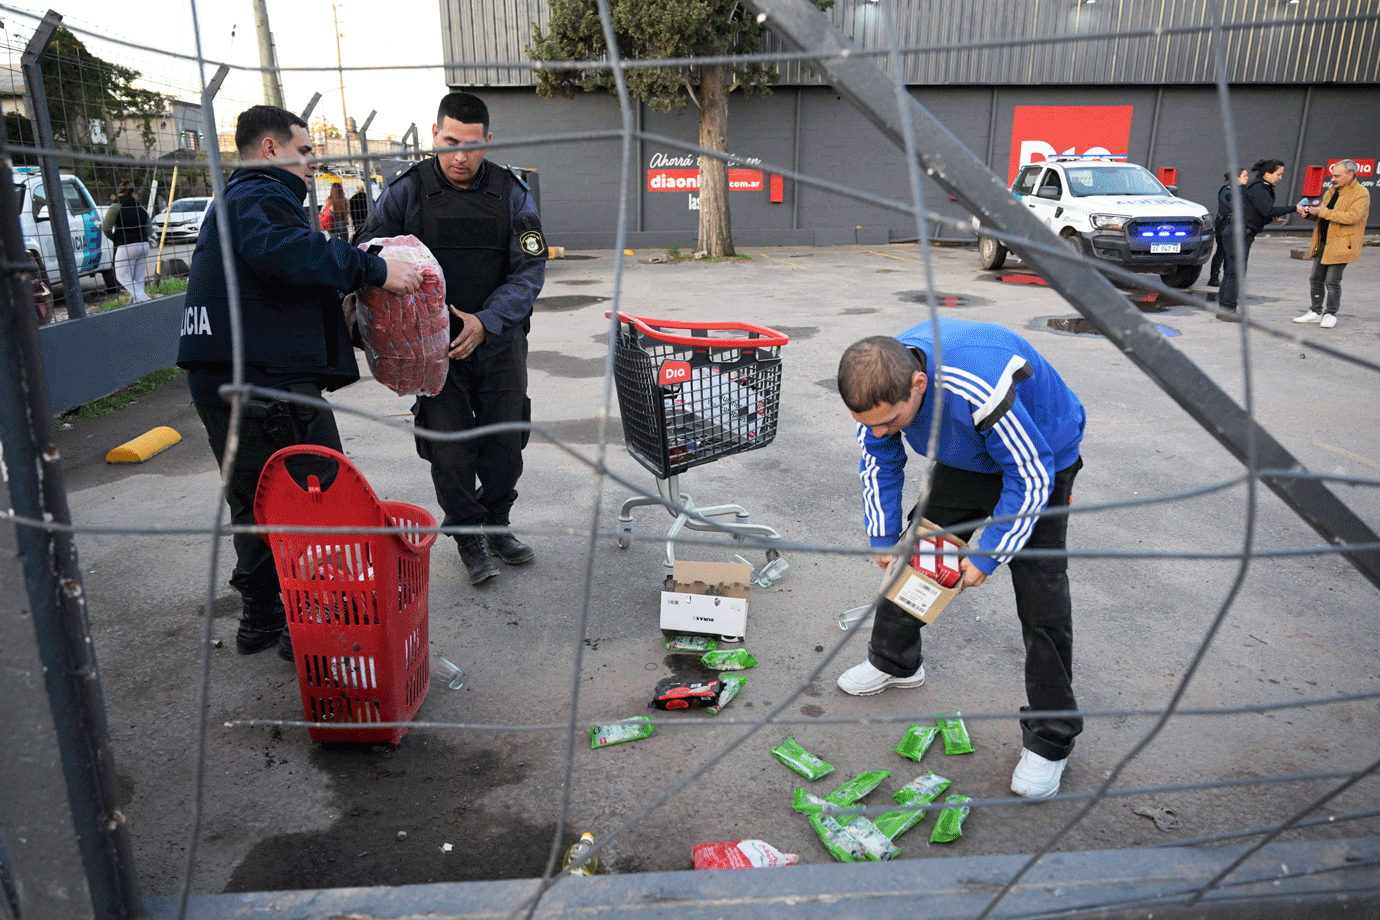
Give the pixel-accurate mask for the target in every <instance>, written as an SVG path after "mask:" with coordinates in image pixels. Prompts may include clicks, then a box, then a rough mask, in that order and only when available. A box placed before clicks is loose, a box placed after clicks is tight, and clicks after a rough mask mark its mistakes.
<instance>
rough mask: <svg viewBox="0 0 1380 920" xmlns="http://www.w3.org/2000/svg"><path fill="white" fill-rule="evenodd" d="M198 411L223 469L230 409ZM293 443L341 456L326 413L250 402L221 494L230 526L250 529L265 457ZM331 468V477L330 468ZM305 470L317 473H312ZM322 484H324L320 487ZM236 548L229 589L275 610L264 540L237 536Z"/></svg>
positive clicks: (273, 573)
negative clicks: (233, 460) (322, 448)
mask: <svg viewBox="0 0 1380 920" xmlns="http://www.w3.org/2000/svg"><path fill="white" fill-rule="evenodd" d="M287 389H289V390H292V391H293V392H296V393H300V394H302V395H304V396H315V397H318V398H319V397H320V396H321V388H320V387H317V386H314V385H312V384H294V385H292V386H291V387H288V388H287ZM196 411H197V414H198V415H200V416H201V423H202V424H203V425H205V426H206V437H207V440H209V441H210V442H211V452H212V453H213V454H215V456H216V462H217V463H219V464H222V465H223V464H224V458H225V441H226V438H227V436H228V434H229V431H230V407H229V406H208V405H203V404H202V403H196ZM294 444H316V445H318V446H320V447H329V448H331V449H332V450H338V451H341V452H342V453H343V452H344V450H343V448H342V446H341V443H340V432H339V431H338V430H337V429H336V426H335V415H334V413H332V412H331V411H330V410H329V409H317V408H314V407H312V406H301V405H295V404H291V403H285V402H267V401H263V400H253V401H251V403H250V405H249V406H248V407H247V408H246V409H245V411H244V413H243V414H242V415H241V417H240V443H239V448H238V450H237V451H236V453H235V466H234V468H233V469H232V470H231V471H230V481H229V483H228V484H227V486H226V489H225V499H226V501H227V502H228V503H229V505H230V522H231V523H232V524H236V525H242V526H246V527H252V526H254V524H255V520H254V495H255V493H256V492H257V491H258V488H259V476H260V475H261V474H262V473H263V470H264V466H265V465H267V463H268V458H269V457H272V456H273V455H274V454H275V453H277V452H278V451H279V450H281V449H282V448H284V447H291V446H293V445H294ZM312 459H313V460H315V459H316V458H312ZM316 462H318V463H319V462H320V461H319V460H317V461H316ZM330 466H331V473H333V472H334V465H333V464H330ZM303 469H304V470H305V468H303ZM305 471H306V472H317V471H316V470H314V469H313V470H305ZM326 481H327V480H326V479H324V478H323V479H322V482H323V483H324V482H326ZM234 543H235V559H236V562H235V571H234V574H232V575H231V576H230V587H232V588H234V589H235V590H236V591H238V592H239V593H240V597H242V598H243V599H244V604H245V606H246V607H256V608H261V609H262V608H266V607H270V606H273V605H275V604H276V603H277V602H278V600H279V598H281V596H282V589H281V588H280V587H279V585H278V570H277V569H276V568H275V567H274V565H273V552H272V551H271V550H270V549H269V548H268V544H267V543H265V542H264V539H263V537H261V536H259V535H258V534H254V533H237V534H235V537H234Z"/></svg>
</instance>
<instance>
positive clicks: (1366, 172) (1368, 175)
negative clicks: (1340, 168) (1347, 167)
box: [1327, 157, 1375, 179]
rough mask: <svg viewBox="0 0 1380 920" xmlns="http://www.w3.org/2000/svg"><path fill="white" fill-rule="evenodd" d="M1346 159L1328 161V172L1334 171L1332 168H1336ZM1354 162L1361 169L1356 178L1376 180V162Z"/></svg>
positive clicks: (1358, 170) (1357, 171)
mask: <svg viewBox="0 0 1380 920" xmlns="http://www.w3.org/2000/svg"><path fill="white" fill-rule="evenodd" d="M1344 159H1346V157H1339V158H1337V159H1335V160H1328V161H1327V168H1328V170H1329V171H1330V170H1331V169H1332V167H1334V166H1336V165H1337V164H1338V163H1340V162H1342V160H1344ZM1354 162H1355V163H1356V165H1357V166H1358V167H1359V169H1357V170H1356V178H1357V179H1374V178H1375V161H1374V160H1354Z"/></svg>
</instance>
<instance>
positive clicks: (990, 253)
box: [978, 157, 1213, 288]
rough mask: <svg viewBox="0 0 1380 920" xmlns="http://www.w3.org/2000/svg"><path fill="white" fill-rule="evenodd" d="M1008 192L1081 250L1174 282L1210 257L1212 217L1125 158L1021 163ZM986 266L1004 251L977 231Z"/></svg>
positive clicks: (1180, 283)
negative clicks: (1177, 195) (1123, 159)
mask: <svg viewBox="0 0 1380 920" xmlns="http://www.w3.org/2000/svg"><path fill="white" fill-rule="evenodd" d="M1011 193H1012V194H1013V195H1015V196H1016V197H1017V198H1019V199H1020V200H1021V203H1022V204H1024V205H1025V206H1026V207H1028V208H1029V209H1030V210H1032V211H1034V212H1035V214H1036V215H1037V216H1038V217H1039V218H1040V220H1041V221H1043V222H1044V224H1045V226H1047V227H1049V228H1050V229H1051V230H1053V231H1054V232H1055V233H1057V234H1058V235H1059V236H1060V237H1061V238H1062V239H1063V240H1064V241H1065V242H1066V243H1068V244H1069V245H1070V246H1071V247H1073V248H1074V249H1075V250H1077V251H1078V252H1080V253H1082V254H1084V255H1088V256H1093V257H1095V258H1098V259H1106V260H1107V261H1109V262H1115V263H1117V264H1118V265H1120V266H1121V267H1123V268H1126V269H1129V270H1130V271H1133V272H1145V273H1147V274H1155V275H1159V276H1160V278H1161V279H1163V281H1164V283H1165V284H1168V285H1170V286H1171V287H1178V288H1186V287H1190V286H1191V285H1192V284H1193V282H1195V281H1197V280H1198V275H1199V274H1201V273H1202V270H1203V263H1204V262H1206V261H1207V260H1208V259H1209V258H1210V257H1211V256H1212V239H1213V238H1212V225H1213V218H1212V215H1211V214H1210V213H1209V212H1208V209H1207V208H1205V207H1203V206H1202V205H1200V204H1197V203H1195V202H1192V201H1188V200H1186V199H1183V198H1178V197H1176V196H1175V195H1174V193H1173V190H1172V189H1170V188H1166V187H1165V186H1164V185H1162V184H1160V181H1159V180H1158V179H1156V178H1155V177H1154V176H1153V175H1151V174H1150V171H1149V170H1147V169H1146V168H1145V167H1143V166H1137V165H1136V164H1134V163H1127V162H1125V161H1122V160H1114V159H1101V158H1092V159H1090V158H1085V157H1072V158H1060V157H1056V158H1054V159H1051V160H1045V161H1042V162H1039V163H1031V164H1029V165H1027V166H1023V167H1021V171H1020V172H1019V173H1017V174H1016V181H1015V182H1014V183H1012V185H1011ZM978 233H979V236H978V253H979V255H980V256H981V259H982V267H983V268H989V269H995V268H1001V266H1002V264H1003V263H1004V262H1005V261H1006V254H1007V249H1006V247H1005V246H1003V245H1002V244H1001V243H999V242H998V241H997V240H995V239H993V238H991V237H989V236H983V235H982V231H981V228H980V227H979V229H978Z"/></svg>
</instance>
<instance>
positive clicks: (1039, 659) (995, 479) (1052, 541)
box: [868, 459, 1083, 760]
mask: <svg viewBox="0 0 1380 920" xmlns="http://www.w3.org/2000/svg"><path fill="white" fill-rule="evenodd" d="M1082 467H1083V461H1082V459H1079V460H1078V461H1077V462H1075V463H1073V464H1072V465H1071V466H1069V467H1067V468H1065V469H1063V470H1060V471H1059V472H1058V473H1056V474H1055V476H1054V484H1053V486H1052V488H1051V489H1050V495H1049V507H1053V508H1057V507H1063V506H1067V505H1068V504H1069V501H1070V499H1071V497H1072V494H1073V479H1074V477H1075V476H1077V475H1078V471H1079V470H1080V469H1082ZM1001 488H1002V477H1001V474H999V473H974V472H970V471H968V470H960V469H956V468H954V467H951V466H944V465H943V464H939V465H937V466H936V467H935V473H934V487H933V489H931V491H930V497H929V503H928V504H927V505H926V506H925V508H924V509H923V511H921V509H918V508H917V509H916V510H914V511H912V512H911V515H912V516H914V515H915V514H917V513H920V514H922V516H923V517H925V518H927V519H929V520H930V521H933V522H934V523H935V524H938V525H939V526H940V527H953V526H955V525H958V524H963V523H965V522H969V521H972V522H979V521H982V520H984V519H986V518H989V517H991V515H992V511H993V509H995V508H996V506H997V502H998V501H999V500H1000V499H1001ZM975 529H976V524H974V526H973V527H971V528H968V529H967V530H960V531H958V532H957V535H958V536H959V537H961V538H962V539H963V540H965V541H966V540H968V539H969V538H971V536H972V534H973V530H975ZM1067 536H1068V516H1067V515H1063V514H1061V515H1055V516H1049V517H1041V518H1039V519H1038V520H1037V521H1036V523H1035V529H1034V531H1033V532H1032V533H1031V535H1030V540H1029V541H1028V542H1027V543H1026V544H1025V548H1026V549H1054V550H1062V549H1064V548H1065V547H1066V544H1067ZM1007 566H1008V568H1009V569H1010V570H1011V583H1012V586H1013V587H1014V588H1015V589H1016V615H1017V616H1018V617H1019V618H1020V621H1021V635H1022V637H1023V638H1024V639H1025V692H1026V699H1027V701H1028V702H1029V704H1030V705H1028V706H1022V707H1021V711H1022V712H1029V711H1031V710H1036V711H1058V710H1065V709H1066V710H1076V709H1077V708H1078V703H1077V701H1075V700H1074V696H1073V605H1072V601H1071V599H1070V597H1069V579H1068V560H1067V559H1066V558H1064V557H1062V556H1059V557H1037V558H1021V557H1020V556H1017V557H1016V558H1013V559H1012V560H1011V561H1010V562H1009V563H1008V564H1007ZM924 625H925V624H924V623H922V622H921V621H920V620H918V619H916V618H915V617H913V616H911V615H910V614H908V613H906V612H905V611H904V610H902V609H901V608H900V607H898V606H896V605H895V604H893V603H892V602H891V601H889V600H887V599H886V598H882V599H881V600H880V601H879V602H878V605H877V616H876V620H875V621H874V623H873V626H872V640H871V642H870V643H869V645H868V660H870V661H871V662H872V665H873V666H874V667H876V668H878V669H879V670H882V671H885V672H886V673H888V674H891V675H893V676H896V677H909V676H910V675H911V674H914V673H915V671H916V669H917V668H919V667H920V664H921V662H922V661H924V655H923V654H922V653H921V638H920V628H921V627H922V626H924ZM1082 730H1083V719H1082V717H1081V716H1077V715H1072V716H1051V717H1042V718H1027V719H1021V735H1022V739H1023V741H1024V744H1025V747H1026V748H1028V749H1029V750H1031V751H1034V752H1035V753H1036V754H1039V755H1040V756H1041V757H1044V758H1046V759H1048V760H1063V759H1064V758H1066V757H1068V756H1069V752H1070V751H1072V750H1073V739H1074V738H1075V737H1077V735H1078V734H1079V733H1080V732H1081V731H1082Z"/></svg>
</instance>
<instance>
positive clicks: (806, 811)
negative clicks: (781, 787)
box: [791, 786, 829, 815]
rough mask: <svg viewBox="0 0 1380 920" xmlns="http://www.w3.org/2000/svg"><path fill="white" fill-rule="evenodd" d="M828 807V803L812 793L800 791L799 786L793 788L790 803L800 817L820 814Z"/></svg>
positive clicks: (804, 790) (806, 790)
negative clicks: (793, 792) (793, 791)
mask: <svg viewBox="0 0 1380 920" xmlns="http://www.w3.org/2000/svg"><path fill="white" fill-rule="evenodd" d="M828 805H829V803H828V802H826V801H825V800H824V799H821V798H820V797H819V796H817V795H815V794H814V793H813V792H810V791H809V790H808V789H801V788H800V787H799V786H796V787H795V796H794V798H793V799H792V801H791V807H792V808H794V809H795V810H796V811H798V812H800V813H801V814H802V815H817V814H820V813H821V812H822V811H823V810H824V809H825V808H826V807H828Z"/></svg>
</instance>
